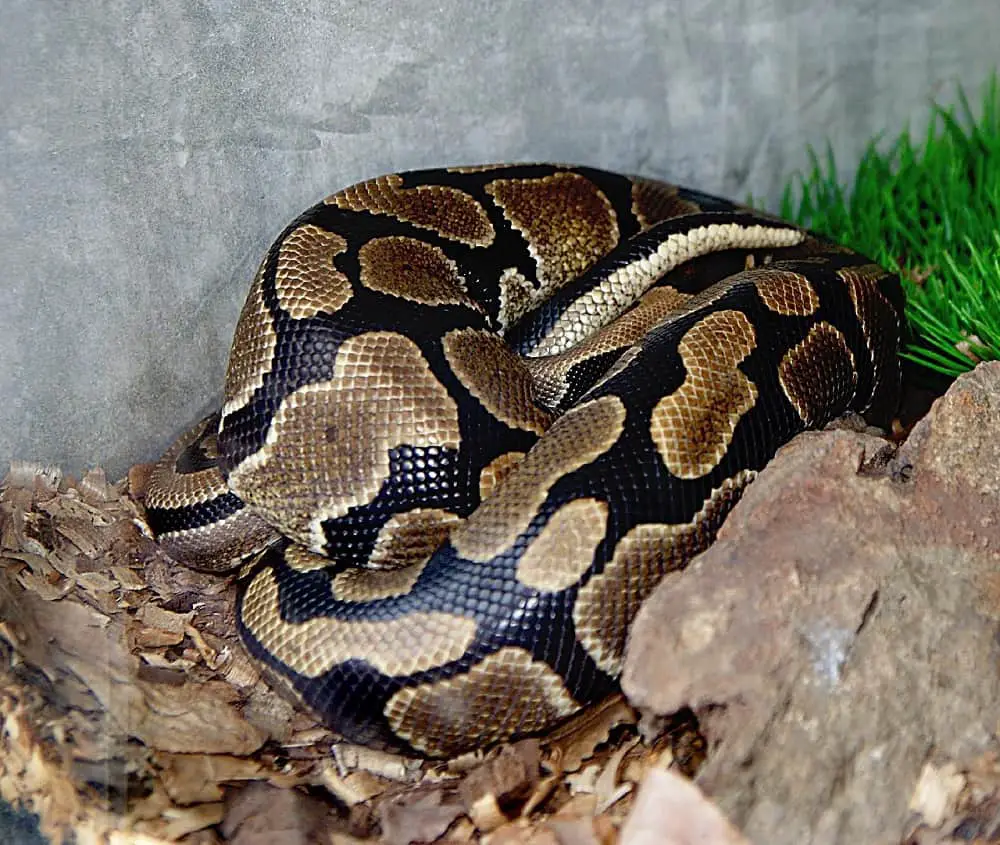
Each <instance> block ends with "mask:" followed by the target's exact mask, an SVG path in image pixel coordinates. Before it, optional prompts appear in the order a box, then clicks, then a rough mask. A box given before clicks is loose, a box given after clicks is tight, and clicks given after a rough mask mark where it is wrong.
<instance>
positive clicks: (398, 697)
mask: <svg viewBox="0 0 1000 845" xmlns="http://www.w3.org/2000/svg"><path fill="white" fill-rule="evenodd" d="M458 702H461V704H459V703H458ZM578 709H579V705H578V704H577V703H576V702H575V701H574V700H573V697H572V696H571V695H570V694H569V692H568V691H567V689H566V687H565V684H564V683H563V680H562V678H561V677H560V676H559V675H557V674H556V673H555V672H554V671H553V670H552V668H551V667H550V666H549V665H548V664H547V663H543V662H541V661H539V660H534V659H533V658H532V656H531V653H530V652H528V651H526V650H524V649H521V648H515V647H508V648H503V649H501V650H500V651H498V652H496V653H495V654H491V655H489V656H488V657H486V658H484V659H483V660H482V661H480V662H479V663H477V664H476V665H475V666H473V667H471V668H470V669H469V671H468V672H467V673H466V674H464V675H457V676H456V677H454V678H448V679H447V680H443V681H435V682H431V683H427V684H421V685H419V686H415V687H404V688H403V689H401V690H400V691H399V692H397V693H396V694H395V695H393V696H392V698H390V699H389V702H388V703H387V704H386V707H385V711H384V712H385V716H386V718H387V719H388V721H389V725H390V726H391V727H392V729H393V731H395V733H397V734H398V735H399V736H401V737H403V739H405V740H406V741H407V742H409V743H410V744H411V745H412V746H413V747H414V748H416V749H417V750H418V751H422V752H423V753H424V754H429V755H433V756H450V755H452V754H454V753H457V752H459V751H462V750H464V749H466V748H468V746H469V737H470V736H474V737H476V739H477V742H478V743H479V744H481V745H482V746H484V747H485V746H487V745H489V744H490V743H493V742H497V741H500V740H504V739H507V738H508V737H510V736H512V735H513V734H514V733H531V732H532V731H537V730H541V729H542V728H544V727H546V726H548V725H551V724H552V723H553V722H556V721H559V720H560V719H564V718H565V717H567V716H569V715H570V714H572V713H575V712H576V711H577V710H578Z"/></svg>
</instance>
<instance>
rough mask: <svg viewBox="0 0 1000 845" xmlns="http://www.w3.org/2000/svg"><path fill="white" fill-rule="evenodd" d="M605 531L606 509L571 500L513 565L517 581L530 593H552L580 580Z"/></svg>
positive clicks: (596, 501) (599, 503)
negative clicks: (541, 591) (515, 564)
mask: <svg viewBox="0 0 1000 845" xmlns="http://www.w3.org/2000/svg"><path fill="white" fill-rule="evenodd" d="M607 527H608V505H607V502H602V501H600V500H599V499H574V500H573V501H570V502H567V503H566V504H565V505H563V506H562V507H561V508H559V510H557V511H556V512H555V513H554V514H552V516H550V517H549V520H548V522H546V523H545V527H544V528H542V530H541V531H540V532H539V534H538V536H537V537H535V539H534V540H533V541H532V542H531V544H530V545H529V546H528V548H527V549H525V551H524V554H522V555H521V559H520V560H519V561H518V562H517V580H518V581H520V582H521V583H522V584H524V586H526V587H529V588H530V589H533V590H543V591H545V592H556V591H558V590H565V589H566V588H567V587H570V586H572V585H573V584H575V583H576V582H577V581H579V580H580V576H581V575H583V573H584V572H586V571H587V569H589V568H590V564H591V563H592V562H593V560H594V549H596V548H597V544H598V543H600V542H601V540H602V539H604V532H605V531H606V530H607Z"/></svg>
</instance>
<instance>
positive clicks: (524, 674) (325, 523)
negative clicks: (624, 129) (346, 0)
mask: <svg viewBox="0 0 1000 845" xmlns="http://www.w3.org/2000/svg"><path fill="white" fill-rule="evenodd" d="M901 309H902V293H901V290H900V285H899V280H898V278H897V277H896V276H894V275H892V274H890V273H888V272H886V271H885V270H883V269H882V268H880V267H878V266H877V265H875V264H874V263H872V262H871V261H870V260H868V259H867V258H864V257H863V256H861V255H858V254H856V253H854V252H851V251H849V250H846V249H844V248H842V247H838V246H837V245H835V244H833V243H830V242H828V241H825V240H823V239H822V238H820V237H818V236H816V235H813V234H811V233H809V232H808V231H806V230H803V229H801V228H799V227H797V226H794V225H792V224H790V223H787V222H784V221H782V220H779V219H777V218H775V217H772V216H770V215H765V214H762V213H760V212H757V211H754V210H752V209H750V208H747V207H744V206H741V205H738V204H736V203H732V202H729V201H727V200H724V199H721V198H718V197H714V196H710V195H707V194H703V193H700V192H698V191H694V190H690V189H686V188H682V187H677V186H674V185H669V184H666V183H663V182H659V181H655V180H652V179H647V178H639V177H629V176H623V175H619V174H615V173H609V172H604V171H601V170H596V169H592V168H587V167H574V166H557V165H489V166H481V167H460V168H452V169H439V170H424V171H415V172H409V173H400V174H393V175H388V176H382V177H379V178H376V179H371V180H369V181H365V182H361V183H360V184H357V185H354V186H352V187H349V188H346V189H344V190H341V191H339V192H337V193H335V194H333V195H332V196H329V197H327V198H326V199H325V200H323V201H322V202H320V203H318V204H317V205H315V206H313V207H312V208H310V209H309V210H308V211H306V212H305V213H303V214H302V215H301V216H300V217H298V218H297V219H296V220H295V221H294V222H292V223H291V224H290V225H289V226H288V227H287V228H286V229H285V230H284V232H282V233H281V235H280V236H279V237H278V239H277V240H276V241H275V242H274V244H273V246H272V247H271V248H270V250H269V251H268V253H267V255H266V256H265V257H264V260H263V262H262V263H261V265H260V269H259V270H258V272H257V274H256V277H255V278H254V280H253V283H252V285H251V287H250V291H249V294H248V296H247V299H246V303H245V305H244V306H243V310H242V312H241V314H240V317H239V321H238V324H237V327H236V332H235V337H234V340H233V344H232V349H231V353H230V357H229V363H228V367H227V371H226V376H225V390H224V399H223V404H222V406H221V409H220V410H219V411H218V412H217V413H216V414H213V415H212V416H210V417H209V418H207V419H205V420H203V421H202V422H201V423H200V424H199V425H197V426H196V427H195V428H194V429H192V430H191V431H190V432H188V433H187V434H185V435H184V436H182V437H181V439H180V440H179V441H177V443H175V444H174V445H173V446H172V447H171V448H170V449H169V450H168V452H167V453H166V454H165V455H164V456H163V458H162V459H161V460H160V461H159V463H158V464H157V465H156V468H155V469H154V471H153V473H152V476H151V478H150V483H149V491H148V494H147V499H146V507H147V510H148V518H149V523H150V526H151V527H152V528H153V530H154V531H155V534H156V535H157V537H158V538H159V542H160V543H161V545H162V546H163V548H164V549H165V550H166V551H167V552H168V553H169V554H170V555H171V556H173V557H175V558H177V559H179V560H181V561H183V562H185V563H187V564H189V565H192V566H195V567H199V568H203V569H222V568H225V567H229V566H233V565H236V564H238V563H239V562H240V561H250V562H249V563H245V564H244V572H243V577H242V578H241V579H240V586H239V590H238V595H237V614H236V615H237V625H238V629H239V634H240V637H241V640H242V642H243V644H244V646H245V647H246V649H247V650H248V652H249V653H250V655H251V656H252V657H253V658H254V660H255V661H256V662H257V663H258V664H259V665H260V666H261V668H262V669H263V670H264V672H265V674H266V675H267V677H268V678H269V679H270V680H271V681H272V682H273V683H274V684H276V685H277V687H278V688H279V689H280V690H281V691H283V692H284V693H286V694H288V695H290V696H292V697H294V698H295V699H297V700H298V701H300V702H303V703H304V704H306V705H307V706H309V707H310V708H312V709H313V710H314V711H316V712H317V713H318V714H319V715H320V716H321V717H322V718H323V719H324V720H325V721H326V722H327V723H328V724H329V725H330V726H331V727H332V728H334V729H335V730H336V731H338V732H339V733H340V734H342V735H344V736H345V737H347V738H348V739H350V740H352V741H355V742H360V743H366V744H370V745H376V746H381V747H388V748H393V749H398V750H404V751H408V752H414V751H415V752H418V753H420V754H423V755H429V756H445V755H451V754H454V753H457V752H460V751H463V750H466V749H468V748H470V747H473V746H480V745H484V744H487V743H492V742H496V741H499V740H505V739H508V738H511V737H514V736H519V735H523V734H527V733H535V732H538V731H541V730H543V729H546V728H547V727H549V726H551V725H553V724H555V723H557V722H559V721H561V720H563V719H565V718H567V717H568V716H570V715H571V714H573V713H575V712H576V711H578V710H579V709H581V708H582V707H583V706H585V705H587V704H588V703H591V702H593V701H595V700H597V699H600V698H602V697H604V696H606V695H607V694H609V693H610V692H611V691H613V690H614V689H615V688H616V684H617V679H618V677H619V674H620V672H621V669H622V663H623V659H624V653H625V645H626V641H627V635H628V629H629V625H630V623H631V621H632V619H633V617H634V616H635V614H636V612H637V611H638V609H639V606H640V605H641V604H642V602H643V600H644V599H645V598H646V596H648V595H649V593H650V592H651V591H652V589H653V588H654V587H655V586H656V585H657V583H658V582H659V581H660V580H661V579H662V577H663V576H664V574H665V573H668V572H671V571H674V570H678V569H681V568H682V567H684V566H685V565H686V564H687V563H688V562H689V561H690V560H691V558H692V557H693V556H694V555H696V554H697V553H698V552H699V551H701V550H703V549H704V548H705V547H706V546H707V545H708V544H709V543H710V542H711V541H712V539H713V538H714V536H715V533H716V531H717V529H718V528H719V526H720V524H721V522H722V520H723V519H724V518H725V517H726V514H727V513H728V512H729V511H730V510H731V509H732V507H733V506H734V505H735V503H736V502H737V501H738V500H739V499H740V496H741V495H742V493H743V491H744V489H745V488H746V486H747V484H749V483H750V482H751V481H752V480H753V478H754V477H755V476H756V475H757V473H758V472H759V471H760V470H761V469H762V467H763V466H764V465H765V464H766V463H767V461H768V460H769V459H770V458H771V457H772V456H773V454H774V453H775V451H776V450H777V449H778V448H779V447H780V446H781V445H782V444H784V443H785V442H787V441H788V440H789V439H790V438H791V437H792V436H793V435H795V434H796V433H798V432H800V431H802V430H804V429H807V428H816V427H819V426H822V425H824V424H826V423H827V422H829V421H831V420H832V419H834V418H835V417H837V416H839V415H841V414H844V413H845V412H849V411H854V412H859V413H862V414H864V415H865V416H866V418H867V419H868V420H869V422H871V423H873V424H875V425H885V424H886V423H887V422H888V421H889V419H891V414H892V412H893V410H894V408H895V405H896V402H897V393H898V388H899V381H900V375H899V364H898V358H897V351H898V350H897V348H898V344H899V333H900V325H901V313H902V311H901Z"/></svg>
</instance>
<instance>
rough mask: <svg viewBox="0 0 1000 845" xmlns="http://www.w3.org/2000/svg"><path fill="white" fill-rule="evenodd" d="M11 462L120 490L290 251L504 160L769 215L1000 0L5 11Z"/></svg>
mask: <svg viewBox="0 0 1000 845" xmlns="http://www.w3.org/2000/svg"><path fill="white" fill-rule="evenodd" d="M2 18H3V24H2V26H0V161H2V164H0V255H2V268H0V272H2V274H3V280H2V282H0V464H2V462H3V460H4V459H5V458H15V457H16V458H30V459H36V460H41V461H47V462H54V463H58V464H62V465H63V466H65V467H66V468H67V469H71V470H79V469H80V468H82V467H84V466H87V465H92V464H95V463H103V464H104V465H105V466H106V467H107V468H108V469H109V471H110V472H111V473H112V474H113V475H118V474H120V473H122V472H123V471H124V470H125V469H126V468H127V466H128V465H129V464H130V463H131V462H133V461H137V460H145V459H149V458H152V457H154V456H155V455H156V454H157V453H158V452H159V451H160V450H161V448H162V447H163V446H164V445H165V444H166V443H167V441H168V440H169V439H170V438H171V437H172V436H173V435H174V434H176V433H177V432H178V431H179V430H181V429H182V428H183V427H185V426H186V425H187V423H188V422H190V421H191V420H192V419H193V418H195V417H196V416H197V415H198V414H199V413H200V412H202V411H204V410H206V409H207V408H208V407H210V406H211V405H213V404H214V403H215V402H216V401H217V396H218V394H219V390H220V381H221V377H222V372H223V367H224V361H225V356H226V353H227V351H228V345H229V339H230V335H231V332H232V328H233V323H234V320H235V318H236V315H237V313H238V310H239V308H240V305H241V304H242V300H243V296H244V290H245V286H246V283H247V281H248V279H249V278H250V276H251V274H252V271H253V269H254V266H255V264H256V262H257V260H258V258H259V256H260V255H261V253H262V252H263V250H264V249H265V248H266V247H267V245H268V243H269V241H270V240H271V238H272V237H273V236H274V235H275V234H276V233H277V232H278V231H279V230H280V229H281V228H282V227H283V225H284V224H285V223H286V222H287V221H288V220H289V219H290V218H291V217H292V216H294V215H295V214H296V213H298V211H300V210H301V209H303V208H305V207H306V206H308V205H309V204H311V203H312V202H314V201H315V200H317V199H318V198H320V197H322V196H323V195H325V194H326V193H328V192H330V191H332V190H334V189H336V188H339V187H342V186H344V185H346V184H349V183H351V182H353V181H356V180H358V179H361V178H364V177H368V176H372V175H376V174H378V173H382V172H386V171H392V170H397V169H401V168H410V167H418V166H431V165H440V164H449V163H458V162H479V161H491V160H531V159H533V160H545V159H549V160H560V161H575V162H582V163H588V164H593V165H598V166H604V167H610V168H618V169H622V170H626V171H641V172H643V173H646V174H650V175H654V176H660V177H667V178H671V179H674V180H676V181H681V182H685V183H688V184H692V185H694V186H698V187H701V188H703V189H705V190H710V191H721V192H724V193H727V194H731V195H735V196H739V197H742V196H745V195H746V194H747V193H748V192H750V191H752V192H753V193H754V194H755V195H757V196H766V197H768V198H770V199H771V200H772V201H773V202H776V201H777V199H778V196H779V194H780V189H781V186H782V184H783V181H784V178H785V176H786V175H787V174H788V173H789V171H791V170H792V169H793V168H795V167H797V166H801V165H802V164H803V162H804V150H805V146H806V144H809V143H811V144H816V145H822V144H824V143H825V142H826V140H827V139H829V140H830V141H832V143H833V146H834V148H835V150H836V151H837V153H838V154H839V155H840V158H841V160H842V161H843V162H848V161H850V160H851V159H852V158H854V157H856V156H857V154H858V153H859V151H860V150H861V149H862V147H863V146H864V144H865V142H866V141H867V139H868V138H869V136H871V135H872V134H873V133H876V132H878V131H880V130H883V129H888V130H890V131H895V130H898V129H899V128H900V127H901V126H902V125H903V124H904V123H905V122H906V121H907V120H908V119H914V120H915V121H919V120H921V119H922V116H923V115H924V113H925V108H926V103H927V100H928V98H930V97H933V96H943V97H948V96H950V95H951V93H952V92H953V87H952V86H953V84H954V83H955V82H959V81H960V82H963V83H965V84H966V85H967V86H969V87H970V90H971V91H973V93H974V91H975V88H976V86H977V85H978V84H979V83H980V82H981V81H982V80H983V79H985V77H986V75H987V73H988V72H989V70H990V69H991V67H992V65H993V63H994V62H995V61H996V43H997V38H998V35H1000V3H997V0H959V2H952V3H940V2H938V1H937V0H897V1H896V2H892V0H885V2H877V0H874V1H873V0H838V2H836V3H831V2H829V0H716V2H713V1H712V0H672V1H671V0H665V2H642V0H618V2H610V1H609V2H598V0H548V2H535V3H532V2H519V1H518V0H480V1H479V2H475V3H473V2H456V1H455V0H435V2H433V3H432V2H420V0H374V2H372V0H365V1H364V2H362V0H322V1H321V0H278V2H272V3H258V2H253V0H176V1H175V2H132V0H90V1H89V2H86V0H84V2H78V3H72V2H69V0H3V3H2Z"/></svg>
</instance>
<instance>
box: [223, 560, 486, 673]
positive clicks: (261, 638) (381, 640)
mask: <svg viewBox="0 0 1000 845" xmlns="http://www.w3.org/2000/svg"><path fill="white" fill-rule="evenodd" d="M242 619H243V624H244V626H245V627H246V628H247V629H248V631H249V632H250V634H251V635H252V636H253V637H254V639H256V640H257V641H258V642H259V643H260V644H261V646H263V648H265V649H266V650H267V651H268V652H269V653H270V654H272V655H274V657H275V658H277V659H278V660H280V661H281V662H282V663H284V664H285V665H287V666H289V667H291V668H292V669H293V670H294V671H295V672H296V673H298V674H299V675H304V676H305V677H307V678H316V677H318V676H320V675H322V674H323V673H324V672H328V671H330V669H332V668H333V667H334V666H336V665H338V664H340V663H343V662H345V661H347V660H363V661H365V662H366V663H368V664H369V665H371V666H373V667H374V668H375V669H377V670H378V671H379V672H383V673H385V674H386V675H403V676H405V675H410V674H412V673H414V672H425V671H427V670H429V669H435V668H437V667H438V666H441V665H443V664H445V663H448V662H449V661H452V660H457V659H458V658H459V657H461V656H462V655H463V654H465V652H466V649H468V647H469V646H470V645H471V644H472V642H473V640H474V639H475V636H476V623H475V620H473V619H469V618H467V617H464V616H457V615H454V614H450V613H407V614H405V615H403V616H400V617H399V619H393V620H390V621H384V622H368V621H357V622H347V621H344V620H339V619H332V618H330V617H328V616H322V617H317V618H315V619H307V620H306V621H304V622H286V621H284V620H283V619H282V618H281V611H280V610H279V607H278V584H277V581H276V579H275V575H274V572H273V570H271V569H267V568H265V569H262V570H261V571H260V572H258V573H257V575H255V576H254V579H253V581H251V582H250V585H249V586H248V587H247V591H246V594H245V595H244V597H243V607H242Z"/></svg>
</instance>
